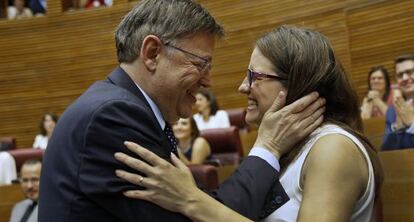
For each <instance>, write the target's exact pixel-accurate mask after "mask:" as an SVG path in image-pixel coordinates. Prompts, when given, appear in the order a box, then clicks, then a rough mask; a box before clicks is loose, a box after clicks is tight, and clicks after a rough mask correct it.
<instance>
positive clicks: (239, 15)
mask: <svg viewBox="0 0 414 222" xmlns="http://www.w3.org/2000/svg"><path fill="white" fill-rule="evenodd" d="M199 2H200V3H201V4H202V5H204V6H205V7H206V8H207V9H208V10H209V11H210V12H211V14H212V15H213V16H215V17H216V18H217V20H218V21H220V22H221V23H222V24H223V25H224V27H225V28H226V30H227V37H226V38H225V39H224V40H223V41H220V42H219V43H218V44H217V49H216V51H215V57H214V61H213V69H212V76H213V84H214V85H213V87H212V90H213V91H214V92H215V93H216V95H217V97H218V101H219V104H220V105H221V107H222V108H223V109H229V108H236V107H243V106H246V97H245V96H243V95H241V94H240V93H238V92H237V88H238V86H239V84H240V82H241V81H242V80H243V78H244V76H245V73H246V72H245V70H246V68H247V65H248V62H249V59H250V53H251V51H252V47H253V44H254V41H255V40H256V39H257V38H258V37H259V36H261V35H263V34H264V33H266V32H268V31H270V30H272V29H274V28H275V27H277V26H278V25H281V24H295V25H301V26H306V27H310V28H314V29H316V30H318V31H320V32H322V33H323V34H325V35H326V36H327V37H328V38H329V39H330V40H331V42H332V44H333V45H334V47H335V50H336V52H337V54H338V55H339V57H340V59H341V61H342V62H343V63H344V65H345V67H346V69H347V71H348V73H349V75H350V76H351V77H352V79H353V80H354V83H355V84H356V87H357V90H358V93H359V94H360V95H362V94H363V93H365V92H366V72H367V70H368V68H369V67H370V66H372V65H375V64H378V63H383V64H385V65H387V67H391V64H392V60H393V57H394V56H395V55H397V54H401V53H404V52H409V51H414V48H413V47H414V44H411V43H412V42H413V41H412V40H414V35H411V34H410V31H409V30H413V28H414V27H413V26H414V25H413V24H414V23H413V22H412V21H413V19H414V18H413V16H414V15H413V13H412V11H413V10H414V8H413V7H414V6H413V4H414V3H413V1H408V0H407V1H390V0H389V1H384V0H348V1H342V0H308V1H303V0H300V1H298V0H283V1H274V0H255V1H250V0H239V1H235V0H200V1H199ZM134 4H136V2H128V1H127V0H115V1H114V5H113V6H112V7H109V8H97V9H91V10H79V11H68V12H62V11H63V9H62V2H61V1H60V0H50V1H48V5H49V8H48V13H47V16H46V17H42V18H32V19H26V20H21V21H7V20H0V49H1V50H0V94H1V98H0V104H1V106H0V136H14V137H15V138H16V139H17V142H18V144H19V147H30V146H31V145H32V142H33V138H34V137H35V135H36V134H37V132H38V129H37V127H38V122H39V120H40V118H41V116H42V114H43V113H44V112H47V111H52V112H55V113H57V114H61V113H62V112H63V110H64V109H65V108H66V107H67V106H68V105H69V104H70V103H71V102H73V101H74V100H75V99H76V98H77V97H78V96H79V95H80V94H81V93H82V92H83V91H84V90H85V89H86V88H87V87H88V86H89V85H90V84H92V83H93V82H94V81H96V80H99V79H103V78H105V77H106V75H107V74H108V73H109V72H110V71H111V70H112V69H113V68H115V66H116V65H117V61H116V51H115V47H114V45H115V44H114V30H115V29H116V26H117V24H118V23H119V21H120V20H121V18H122V16H123V15H125V14H126V13H127V12H128V11H129V10H130V9H131V8H132V7H133V5H134ZM63 5H64V4H63Z"/></svg>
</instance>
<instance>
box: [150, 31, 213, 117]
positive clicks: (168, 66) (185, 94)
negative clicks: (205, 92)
mask: <svg viewBox="0 0 414 222" xmlns="http://www.w3.org/2000/svg"><path fill="white" fill-rule="evenodd" d="M214 44H215V38H214V36H212V35H209V34H205V33H201V34H197V35H195V36H193V37H191V38H185V39H182V40H179V41H177V43H175V44H173V45H171V46H170V45H166V46H164V47H165V49H166V50H165V53H164V55H163V56H164V59H160V61H159V64H157V71H156V73H155V75H157V77H156V81H155V82H156V85H154V86H153V87H157V90H156V91H157V92H158V93H157V95H156V97H157V98H155V100H156V103H157V105H158V106H159V108H160V110H161V112H162V114H163V115H164V118H165V119H166V120H167V121H168V122H174V121H176V120H177V119H178V118H180V117H181V118H188V117H190V116H191V112H192V105H193V104H194V103H195V101H196V99H195V95H196V93H197V91H198V90H199V88H200V87H201V86H206V87H208V86H210V65H209V64H210V63H211V59H212V55H213V50H214ZM183 50H184V51H183ZM194 55H195V56H194ZM199 57H201V58H199ZM206 61H208V63H206ZM205 64H207V66H205ZM203 67H206V68H204V69H203Z"/></svg>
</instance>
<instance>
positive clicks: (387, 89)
mask: <svg viewBox="0 0 414 222" xmlns="http://www.w3.org/2000/svg"><path fill="white" fill-rule="evenodd" d="M376 71H381V73H382V76H383V77H384V80H385V92H384V96H382V101H384V102H387V100H388V97H389V96H390V91H391V82H390V76H389V74H388V71H387V69H386V68H384V66H374V67H372V68H371V70H370V71H369V73H368V90H371V76H372V74H373V73H374V72H376Z"/></svg>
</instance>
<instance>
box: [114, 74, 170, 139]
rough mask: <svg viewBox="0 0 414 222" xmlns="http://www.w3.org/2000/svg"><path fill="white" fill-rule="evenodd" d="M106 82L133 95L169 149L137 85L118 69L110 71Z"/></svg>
mask: <svg viewBox="0 0 414 222" xmlns="http://www.w3.org/2000/svg"><path fill="white" fill-rule="evenodd" d="M108 81H109V82H111V83H113V84H115V85H117V86H119V87H122V88H124V89H126V90H128V91H129V92H130V93H132V94H133V95H135V96H136V97H137V98H138V99H139V100H140V101H141V104H144V106H145V109H146V110H147V112H148V113H151V116H152V119H153V122H154V124H153V125H154V127H155V126H156V127H157V128H158V130H159V134H158V135H163V136H162V138H163V145H164V146H165V147H170V146H171V145H170V143H169V140H168V139H167V136H165V134H164V130H163V129H161V126H160V125H159V124H158V120H157V117H155V114H154V112H153V111H152V109H151V106H150V105H149V103H148V101H147V100H146V99H145V97H144V95H143V94H142V93H141V91H140V90H139V89H138V87H137V85H136V84H135V83H134V81H133V80H132V79H131V78H130V77H129V75H128V74H127V73H126V72H125V71H124V70H123V69H122V68H121V67H118V68H116V69H115V70H114V71H112V73H111V74H109V76H108Z"/></svg>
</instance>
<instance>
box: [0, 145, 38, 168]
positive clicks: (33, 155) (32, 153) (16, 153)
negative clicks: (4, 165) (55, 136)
mask: <svg viewBox="0 0 414 222" xmlns="http://www.w3.org/2000/svg"><path fill="white" fill-rule="evenodd" d="M8 152H9V153H10V154H11V155H12V156H13V158H14V160H15V161H16V170H17V172H20V168H21V167H22V165H23V163H24V162H25V161H26V160H29V159H42V158H43V153H44V150H42V149H32V148H24V149H15V150H10V151H8Z"/></svg>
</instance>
